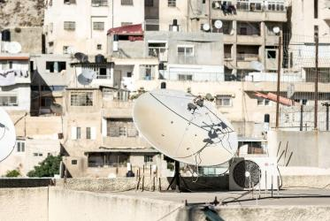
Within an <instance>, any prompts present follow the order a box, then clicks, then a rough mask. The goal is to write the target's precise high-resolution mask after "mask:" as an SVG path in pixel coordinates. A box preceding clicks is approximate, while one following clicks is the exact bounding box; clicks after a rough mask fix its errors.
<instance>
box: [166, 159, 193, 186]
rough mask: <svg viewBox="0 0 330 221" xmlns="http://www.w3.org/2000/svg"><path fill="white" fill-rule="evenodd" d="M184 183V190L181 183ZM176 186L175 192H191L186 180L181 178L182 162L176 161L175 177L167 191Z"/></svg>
mask: <svg viewBox="0 0 330 221" xmlns="http://www.w3.org/2000/svg"><path fill="white" fill-rule="evenodd" d="M181 181H182V183H183V185H184V188H182V187H181V185H180V183H181ZM173 183H174V184H175V191H176V192H187V191H189V188H188V187H187V184H186V182H185V181H184V179H183V178H182V177H181V174H180V162H179V161H174V176H173V178H172V180H171V182H170V185H169V186H168V187H167V190H169V189H170V188H171V186H172V184H173Z"/></svg>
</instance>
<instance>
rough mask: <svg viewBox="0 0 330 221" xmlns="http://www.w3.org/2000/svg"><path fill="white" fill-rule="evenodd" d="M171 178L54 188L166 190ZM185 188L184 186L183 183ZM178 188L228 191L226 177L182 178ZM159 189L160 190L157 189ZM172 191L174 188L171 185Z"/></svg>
mask: <svg viewBox="0 0 330 221" xmlns="http://www.w3.org/2000/svg"><path fill="white" fill-rule="evenodd" d="M171 179H172V177H167V178H161V179H160V180H159V179H158V178H156V179H153V178H150V177H145V178H144V183H143V179H142V177H141V178H140V181H139V179H138V178H137V177H132V178H128V177H127V178H125V177H122V178H121V177H120V178H116V179H90V178H71V179H66V180H64V179H58V180H56V186H58V187H64V188H66V189H72V190H85V191H127V190H132V189H136V187H137V186H138V185H139V189H141V188H142V186H143V187H144V190H149V191H150V190H155V191H159V190H166V189H167V187H168V186H169V184H170V182H171ZM183 181H184V183H185V184H186V186H185V185H184V183H183ZM180 186H181V187H182V188H185V187H187V188H188V189H189V190H194V191H219V190H228V176H222V177H198V178H192V177H184V178H183V179H181V182H180ZM159 187H160V188H159ZM172 188H173V189H174V188H175V186H174V185H172Z"/></svg>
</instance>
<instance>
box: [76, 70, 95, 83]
mask: <svg viewBox="0 0 330 221" xmlns="http://www.w3.org/2000/svg"><path fill="white" fill-rule="evenodd" d="M95 78H96V72H95V71H93V70H91V69H83V71H82V72H81V74H79V75H78V82H79V83H80V84H82V85H89V84H90V83H92V81H93V80H94V79H95Z"/></svg>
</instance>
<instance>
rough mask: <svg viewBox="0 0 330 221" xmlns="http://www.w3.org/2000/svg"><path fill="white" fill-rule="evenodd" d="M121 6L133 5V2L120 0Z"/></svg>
mask: <svg viewBox="0 0 330 221" xmlns="http://www.w3.org/2000/svg"><path fill="white" fill-rule="evenodd" d="M121 5H133V0H121Z"/></svg>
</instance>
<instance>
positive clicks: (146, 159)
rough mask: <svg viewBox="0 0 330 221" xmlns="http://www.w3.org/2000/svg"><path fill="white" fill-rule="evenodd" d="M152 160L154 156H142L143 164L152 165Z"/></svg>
mask: <svg viewBox="0 0 330 221" xmlns="http://www.w3.org/2000/svg"><path fill="white" fill-rule="evenodd" d="M153 158H154V156H152V155H144V162H145V163H152V162H153V161H154V160H153Z"/></svg>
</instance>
